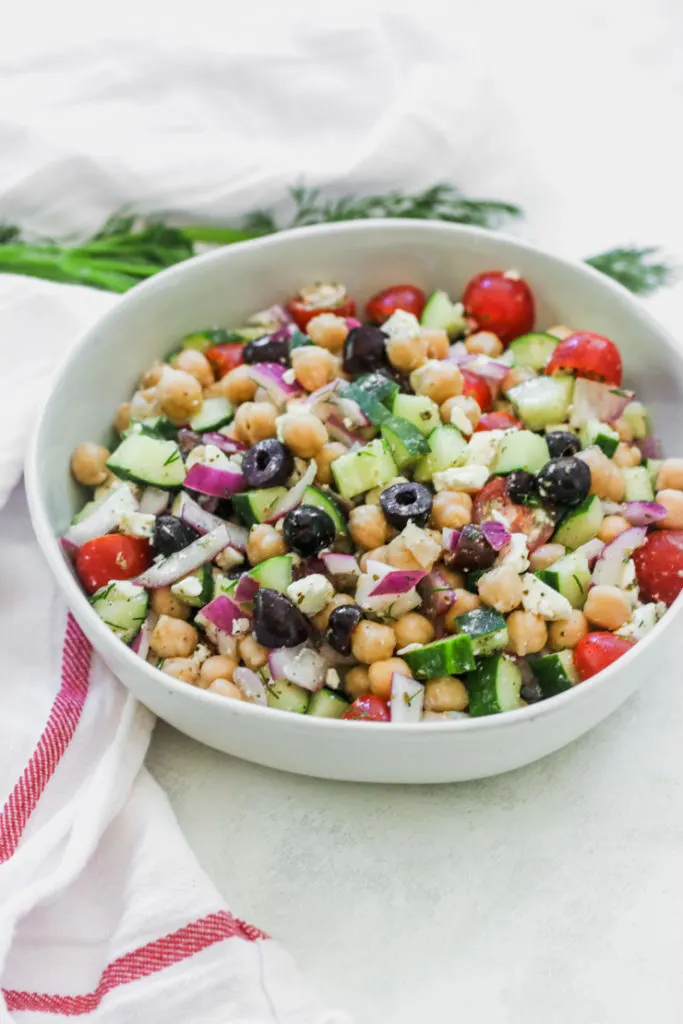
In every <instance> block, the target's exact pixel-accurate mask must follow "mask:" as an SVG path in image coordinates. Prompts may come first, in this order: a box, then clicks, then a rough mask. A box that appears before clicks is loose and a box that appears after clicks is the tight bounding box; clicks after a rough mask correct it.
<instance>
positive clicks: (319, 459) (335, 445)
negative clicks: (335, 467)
mask: <svg viewBox="0 0 683 1024" xmlns="http://www.w3.org/2000/svg"><path fill="white" fill-rule="evenodd" d="M347 451H348V448H345V447H344V445H343V444H341V443H340V442H339V441H328V443H327V444H324V445H323V446H322V448H321V449H320V451H319V452H318V453H317V454H316V457H315V461H316V465H317V466H318V471H317V473H316V475H315V482H316V483H317V484H331V483H332V463H333V462H336V461H337V459H338V458H340V457H341V456H342V455H346V453H347Z"/></svg>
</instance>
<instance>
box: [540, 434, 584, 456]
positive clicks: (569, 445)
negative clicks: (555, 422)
mask: <svg viewBox="0 0 683 1024" xmlns="http://www.w3.org/2000/svg"><path fill="white" fill-rule="evenodd" d="M545 442H546V444H547V445H548V451H549V452H550V457H551V458H552V459H561V458H562V457H563V456H564V455H576V453H577V452H580V451H581V442H580V441H579V439H578V437H577V436H576V434H572V433H571V431H569V430H553V431H552V433H550V434H546V435H545Z"/></svg>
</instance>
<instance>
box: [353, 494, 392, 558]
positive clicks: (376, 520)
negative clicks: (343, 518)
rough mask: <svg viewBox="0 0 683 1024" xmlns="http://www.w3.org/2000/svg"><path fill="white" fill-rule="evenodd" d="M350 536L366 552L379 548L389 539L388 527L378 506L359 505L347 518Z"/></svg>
mask: <svg viewBox="0 0 683 1024" xmlns="http://www.w3.org/2000/svg"><path fill="white" fill-rule="evenodd" d="M349 530H350V531H351V536H352V537H353V539H354V541H355V542H356V544H357V545H358V547H360V548H365V549H366V551H367V550H370V549H372V548H379V547H381V546H382V545H383V544H385V543H386V541H387V540H388V539H389V526H388V523H387V521H386V519H385V518H384V515H383V514H382V509H381V508H380V507H379V505H359V506H358V508H354V509H352V511H351V514H350V516H349Z"/></svg>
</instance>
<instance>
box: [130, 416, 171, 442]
mask: <svg viewBox="0 0 683 1024" xmlns="http://www.w3.org/2000/svg"><path fill="white" fill-rule="evenodd" d="M130 434H148V435H149V436H150V437H161V438H162V439H163V440H164V441H175V439H176V438H177V436H178V428H177V427H176V425H175V423H172V422H171V420H169V418H168V416H149V417H148V418H147V419H145V420H131V423H130V427H129V428H128V430H124V431H123V433H122V434H121V437H128V436H129V435H130Z"/></svg>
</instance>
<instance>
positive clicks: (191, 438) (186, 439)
mask: <svg viewBox="0 0 683 1024" xmlns="http://www.w3.org/2000/svg"><path fill="white" fill-rule="evenodd" d="M177 441H178V447H179V448H180V451H181V453H182V454H183V455H189V454H190V452H191V451H192V449H193V448H196V447H197V445H198V444H201V443H202V439H201V437H200V436H199V434H195V432H194V430H190V428H189V427H181V428H180V430H179V431H178V437H177Z"/></svg>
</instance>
